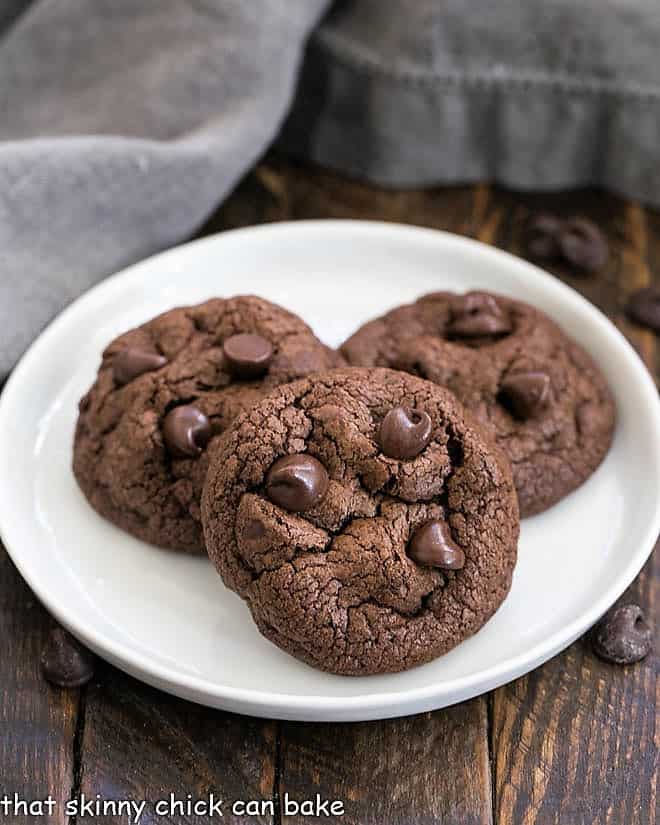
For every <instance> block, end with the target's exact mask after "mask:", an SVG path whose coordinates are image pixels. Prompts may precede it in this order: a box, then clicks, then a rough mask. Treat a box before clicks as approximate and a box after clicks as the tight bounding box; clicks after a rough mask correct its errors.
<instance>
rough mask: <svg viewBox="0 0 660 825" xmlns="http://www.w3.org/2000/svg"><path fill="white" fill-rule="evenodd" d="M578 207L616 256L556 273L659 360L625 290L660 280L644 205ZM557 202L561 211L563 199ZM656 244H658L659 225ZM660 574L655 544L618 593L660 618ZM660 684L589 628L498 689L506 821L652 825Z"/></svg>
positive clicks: (653, 663) (653, 669)
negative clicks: (606, 658)
mask: <svg viewBox="0 0 660 825" xmlns="http://www.w3.org/2000/svg"><path fill="white" fill-rule="evenodd" d="M546 203H547V199H546ZM604 204H606V206H607V209H606V210H605V211H602V209H603V205H604ZM546 208H547V207H546ZM576 208H577V209H579V211H580V213H581V214H584V215H586V216H587V217H592V218H595V219H597V220H598V222H599V224H600V225H601V226H603V227H604V229H605V231H606V233H607V235H608V238H609V240H610V260H609V263H608V265H607V267H606V270H605V272H604V273H602V274H600V275H599V276H598V277H597V278H586V279H584V278H582V279H580V278H578V277H576V276H573V275H571V274H570V273H569V272H567V271H565V270H562V269H558V270H557V271H556V274H557V275H558V276H559V277H561V278H562V279H563V280H565V281H568V282H569V283H571V285H573V286H575V287H576V288H578V289H579V290H580V291H581V292H582V293H583V294H586V295H587V296H588V297H589V298H590V299H591V300H592V301H593V303H595V304H596V305H597V306H600V308H601V309H603V311H605V312H606V313H607V314H608V315H609V316H610V317H611V318H612V320H613V321H614V322H615V323H616V324H617V325H618V326H619V327H620V328H621V329H622V331H623V332H624V333H625V334H626V335H628V337H629V338H630V340H631V342H632V343H633V345H634V346H635V347H636V349H637V351H638V352H639V353H640V355H641V356H642V357H643V358H644V360H645V361H646V363H647V365H648V366H649V368H651V369H652V370H654V369H655V365H656V363H657V360H656V358H657V339H656V336H655V335H654V334H653V333H651V332H649V331H648V330H643V329H641V328H639V327H637V326H635V325H633V324H631V323H630V322H629V321H628V320H627V319H626V318H625V315H624V312H623V307H624V306H625V302H626V300H627V298H628V295H629V294H630V293H631V292H632V291H634V290H635V289H637V288H639V287H642V286H646V285H648V284H649V283H651V282H652V280H653V277H654V275H653V273H655V278H656V282H657V276H658V272H659V270H658V268H657V266H656V265H655V260H654V261H653V262H651V260H650V259H649V246H650V244H649V232H648V226H647V220H646V215H645V213H644V211H643V210H642V209H641V208H640V207H639V206H638V205H636V204H633V203H624V202H623V201H621V200H618V199H616V198H612V197H609V198H605V197H604V196H594V195H591V194H587V195H583V196H582V197H581V198H576V197H573V198H571V201H570V209H571V211H574V210H575V209H576ZM556 211H558V212H559V213H560V214H561V213H562V209H561V205H560V206H559V209H557V210H556ZM657 237H658V241H660V234H659V235H658V236H657ZM652 243H653V245H654V250H655V243H656V239H655V233H654V238H653V241H652ZM509 248H510V249H511V250H512V251H514V252H520V251H521V250H520V239H519V238H517V237H514V238H513V239H512V242H511V244H510V247H509ZM654 254H657V252H655V251H654ZM659 578H660V568H659V566H658V554H657V552H656V553H655V554H654V556H653V557H652V558H651V560H650V561H649V562H648V563H647V565H646V567H645V569H644V571H643V573H642V574H641V575H640V577H639V578H638V579H637V581H636V582H635V583H634V585H633V587H632V588H631V589H630V590H629V592H628V593H627V594H626V595H625V596H624V597H623V599H622V601H624V602H630V601H634V602H636V603H639V604H641V605H643V606H644V607H645V609H646V611H647V613H648V615H649V617H650V618H651V620H652V621H657V615H658V609H657V605H658V601H657V585H658V580H659ZM656 689H657V658H656V657H655V656H649V657H648V658H647V659H646V660H645V661H644V662H642V663H640V664H638V665H636V666H635V667H629V668H620V667H617V666H614V665H608V664H606V663H604V662H601V661H600V660H599V659H598V658H597V657H595V656H594V655H593V653H592V652H591V649H590V645H589V643H588V640H587V639H582V640H580V641H579V642H577V643H576V644H574V645H572V646H571V647H570V648H569V649H568V650H567V651H566V652H564V653H563V654H561V655H559V656H557V657H555V658H554V659H553V660H552V661H550V662H548V663H547V664H546V665H545V666H544V667H542V668H540V669H538V670H536V671H534V672H532V673H531V674H529V675H528V676H526V677H524V678H522V679H519V680H518V681H516V682H514V683H512V684H511V685H507V686H505V687H503V688H501V689H499V690H497V691H495V693H494V695H493V699H492V741H491V747H492V751H493V762H494V778H495V800H496V812H497V819H498V821H501V822H516V823H518V822H519V823H521V825H528V823H530V825H531V823H534V825H550V823H557V825H561V824H562V823H567V822H568V823H583V822H584V823H612V824H613V825H618V823H626V825H627V824H628V823H630V825H638V824H639V825H647V824H648V825H651V823H652V822H653V821H654V812H655V810H656V804H657V799H656V790H657V789H656V785H655V783H656V781H657V741H656V740H655V738H654V737H655V721H656V712H655V707H656Z"/></svg>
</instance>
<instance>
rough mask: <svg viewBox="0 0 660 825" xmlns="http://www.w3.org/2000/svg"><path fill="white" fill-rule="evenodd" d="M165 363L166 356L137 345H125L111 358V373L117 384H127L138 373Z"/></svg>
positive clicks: (158, 367) (149, 370)
mask: <svg viewBox="0 0 660 825" xmlns="http://www.w3.org/2000/svg"><path fill="white" fill-rule="evenodd" d="M165 364H167V358H165V357H164V356H162V355H160V354H159V353H157V352H149V351H148V350H145V349H140V348H139V347H126V349H122V350H120V351H119V352H118V353H117V354H116V355H115V356H114V358H113V359H112V375H113V377H114V379H115V383H116V384H119V386H123V385H124V384H128V383H129V381H132V380H133V379H134V378H137V377H138V375H142V374H143V373H145V372H151V371H152V370H157V369H160V368H161V367H164V366H165Z"/></svg>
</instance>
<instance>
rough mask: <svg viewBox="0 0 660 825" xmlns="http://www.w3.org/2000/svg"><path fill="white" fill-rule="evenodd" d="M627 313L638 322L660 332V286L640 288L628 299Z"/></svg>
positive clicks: (632, 319)
mask: <svg viewBox="0 0 660 825" xmlns="http://www.w3.org/2000/svg"><path fill="white" fill-rule="evenodd" d="M626 315H627V316H628V317H629V318H630V320H631V321H634V322H635V323H636V324H641V325H642V326H643V327H648V328H649V329H652V330H654V331H655V332H660V287H657V286H647V287H644V288H643V289H638V290H637V291H636V292H633V294H632V295H631V296H630V298H629V299H628V303H627V304H626Z"/></svg>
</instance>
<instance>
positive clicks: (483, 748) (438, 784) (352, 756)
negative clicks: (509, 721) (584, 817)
mask: <svg viewBox="0 0 660 825" xmlns="http://www.w3.org/2000/svg"><path fill="white" fill-rule="evenodd" d="M487 732H488V719H487V710H486V704H485V702H484V701H483V700H482V699H475V700H473V701H471V702H465V703H463V704H461V705H458V706H456V707H454V708H447V709H445V710H441V711H436V712H434V713H424V714H421V715H419V716H411V717H407V718H405V719H390V720H387V721H384V722H366V723H360V724H352V725H334V724H333V725H315V724H314V725H313V724H303V723H299V724H296V723H284V724H283V726H282V762H281V769H280V800H281V803H282V812H283V815H282V823H283V824H284V825H303V823H307V822H311V821H313V820H311V819H310V818H309V817H304V816H300V815H289V816H287V815H286V810H285V808H284V804H285V801H286V799H285V794H288V795H289V797H290V798H291V799H292V800H297V801H301V800H303V799H314V797H315V794H319V795H320V796H321V798H322V799H325V800H341V801H342V802H343V803H344V805H345V812H344V815H343V817H342V818H341V819H337V820H336V821H341V822H342V823H345V825H372V824H373V825H383V823H387V825H411V823H415V825H431V823H447V824H448V825H449V823H451V825H489V823H491V822H492V815H491V814H492V810H491V797H490V767H489V762H488V741H487Z"/></svg>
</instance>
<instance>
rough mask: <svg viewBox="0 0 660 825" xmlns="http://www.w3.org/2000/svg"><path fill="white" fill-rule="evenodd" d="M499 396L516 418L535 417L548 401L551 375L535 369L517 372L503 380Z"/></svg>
mask: <svg viewBox="0 0 660 825" xmlns="http://www.w3.org/2000/svg"><path fill="white" fill-rule="evenodd" d="M498 398H499V400H500V402H501V403H502V404H504V406H505V407H507V409H509V410H510V411H511V412H512V413H513V415H514V416H515V417H516V418H520V419H521V420H523V421H525V420H526V419H528V418H533V417H534V416H536V415H538V414H539V413H540V412H541V410H542V409H543V408H544V407H545V406H546V404H547V403H548V400H549V398H550V376H549V375H547V373H545V372H539V371H535V370H530V371H529V372H515V373H513V374H512V375H508V376H507V377H506V378H505V379H504V380H503V381H502V383H501V385H500V392H499V396H498Z"/></svg>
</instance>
